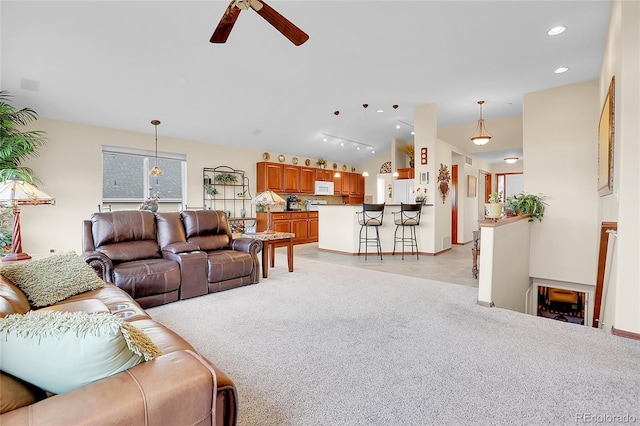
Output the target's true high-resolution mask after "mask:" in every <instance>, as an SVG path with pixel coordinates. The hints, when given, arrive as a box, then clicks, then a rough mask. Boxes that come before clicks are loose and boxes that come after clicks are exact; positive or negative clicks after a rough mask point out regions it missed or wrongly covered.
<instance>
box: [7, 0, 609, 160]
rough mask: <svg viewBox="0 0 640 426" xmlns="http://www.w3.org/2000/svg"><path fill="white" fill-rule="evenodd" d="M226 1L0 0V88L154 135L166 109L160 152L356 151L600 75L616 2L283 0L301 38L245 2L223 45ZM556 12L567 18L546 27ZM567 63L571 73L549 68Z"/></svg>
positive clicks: (333, 156)
mask: <svg viewBox="0 0 640 426" xmlns="http://www.w3.org/2000/svg"><path fill="white" fill-rule="evenodd" d="M227 4H228V2H226V1H104V2H100V1H68V2H60V1H42V2H36V1H10V0H3V1H2V2H0V8H1V9H0V14H1V19H2V22H1V36H2V40H1V42H2V45H1V49H2V51H1V54H2V58H1V59H2V62H1V72H2V74H1V85H2V90H7V91H9V92H11V93H12V94H13V95H14V100H15V102H14V103H15V104H16V105H17V106H29V107H31V108H33V109H35V110H36V111H37V112H38V113H39V114H40V116H43V117H50V118H56V119H61V120H68V121H74V122H81V123H88V124H93V125H99V126H107V127H114V128H120V129H126V130H132V131H138V132H144V133H149V134H153V126H152V125H151V124H150V121H151V120H152V119H159V120H161V121H162V124H161V125H160V126H159V128H158V133H159V142H160V146H161V150H163V151H172V148H171V147H167V146H162V137H163V136H172V137H177V138H186V139H193V140H199V141H205V142H211V143H220V144H225V145H233V146H238V147H248V148H253V149H258V150H264V151H269V152H271V153H272V154H278V153H289V154H292V155H299V156H302V157H310V158H318V157H324V158H327V159H329V160H330V161H340V162H344V163H349V164H355V165H359V164H363V163H365V162H367V161H368V160H369V159H371V153H370V150H369V149H368V148H367V147H365V146H364V145H362V149H361V150H360V151H357V150H356V149H355V146H356V145H354V144H352V143H350V142H348V141H349V140H352V141H358V142H361V143H363V144H367V145H372V146H374V147H375V150H376V155H377V154H379V153H382V152H384V151H387V150H388V149H389V148H390V141H391V139H392V138H393V137H397V138H400V139H403V140H410V139H411V134H410V132H411V130H412V128H411V126H407V125H406V124H402V123H400V124H401V128H400V129H396V124H398V122H399V121H403V122H404V123H409V124H412V123H413V109H414V107H415V106H417V105H421V104H427V103H437V104H438V125H439V126H452V125H456V124H462V123H473V122H475V120H477V118H478V105H477V104H476V102H477V101H478V100H480V99H484V100H486V104H485V106H484V117H485V119H486V121H487V126H490V123H491V120H492V119H496V118H500V117H509V116H514V115H520V114H521V113H522V96H523V94H524V93H528V92H532V91H536V90H541V89H545V88H551V87H556V86H562V85H566V84H571V83H576V82H581V81H586V80H591V79H595V78H597V77H598V75H599V70H600V66H601V61H602V55H603V51H604V45H605V39H606V33H607V26H608V22H609V14H610V8H611V3H610V1H598V0H589V1H578V0H572V1H555V0H554V1H514V0H512V1H478V0H476V1H406V2H405V1H327V0H325V1H283V0H273V1H270V2H269V5H270V6H272V7H273V8H274V9H276V10H277V11H278V12H280V13H281V14H282V15H284V16H285V17H287V18H288V19H290V20H291V21H292V22H293V23H294V24H296V25H297V26H299V27H300V28H302V29H303V30H304V31H305V32H307V33H308V34H309V36H310V39H309V41H308V42H306V43H305V44H303V45H302V46H300V47H296V46H294V45H293V44H292V43H290V42H289V41H288V40H287V39H286V38H284V37H283V36H282V35H281V34H280V33H279V32H277V31H276V30H275V29H274V28H273V27H271V26H270V25H269V24H268V23H267V22H266V21H264V20H263V19H262V18H261V17H260V16H259V15H257V14H256V13H255V12H253V11H251V10H249V11H243V12H242V13H241V14H240V17H239V19H238V22H237V23H236V25H235V27H234V28H233V31H232V32H231V35H230V37H229V40H228V42H227V43H226V44H211V43H209V38H210V37H211V34H212V33H213V30H214V28H215V27H216V25H217V23H218V21H219V20H220V18H221V16H222V14H223V12H224V10H225V9H226V7H227ZM556 25H564V26H566V27H567V31H566V32H565V33H563V34H562V35H560V36H556V37H550V36H548V35H547V34H546V31H547V30H548V29H550V28H551V27H554V26H556ZM560 66H566V67H569V71H568V72H566V73H564V74H554V72H553V71H554V70H555V69H556V68H558V67H560ZM364 103H367V104H369V107H368V108H367V109H365V108H363V107H362V104H364ZM393 104H397V105H399V107H398V108H397V109H396V110H394V109H393V108H392V107H391V106H392V105H393ZM377 109H383V110H384V113H376V110H377ZM335 110H339V111H341V113H340V115H338V116H336V115H334V113H333V112H334V111H335ZM322 133H328V134H331V135H337V136H340V137H342V138H343V139H346V140H347V142H346V143H345V146H344V147H340V146H338V145H339V144H338V142H337V141H335V140H333V139H330V140H329V141H328V142H323V141H322ZM469 136H471V135H469ZM494 136H495V135H494ZM464 144H465V147H464V148H465V149H466V150H467V152H470V153H473V152H474V146H473V145H472V144H471V142H470V141H464ZM514 144H515V145H514V146H513V147H510V148H513V149H521V146H518V145H519V144H521V141H514ZM485 151H486V149H485ZM484 155H488V154H487V153H484Z"/></svg>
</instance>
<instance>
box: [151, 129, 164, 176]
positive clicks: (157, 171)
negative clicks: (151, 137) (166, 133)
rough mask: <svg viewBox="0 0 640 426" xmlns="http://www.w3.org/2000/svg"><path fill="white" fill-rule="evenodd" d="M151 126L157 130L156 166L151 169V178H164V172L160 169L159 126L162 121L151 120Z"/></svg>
mask: <svg viewBox="0 0 640 426" xmlns="http://www.w3.org/2000/svg"><path fill="white" fill-rule="evenodd" d="M151 124H153V125H154V126H155V128H156V165H155V167H154V168H153V169H151V176H162V170H160V168H159V167H158V124H160V120H151Z"/></svg>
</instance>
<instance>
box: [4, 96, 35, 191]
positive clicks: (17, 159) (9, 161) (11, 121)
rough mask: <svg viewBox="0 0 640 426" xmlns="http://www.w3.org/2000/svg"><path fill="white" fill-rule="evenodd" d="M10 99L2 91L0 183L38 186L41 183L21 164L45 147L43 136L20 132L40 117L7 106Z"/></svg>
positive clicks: (28, 111) (32, 111) (26, 109)
mask: <svg viewBox="0 0 640 426" xmlns="http://www.w3.org/2000/svg"><path fill="white" fill-rule="evenodd" d="M10 99H11V95H10V94H9V93H8V92H6V91H0V181H5V180H8V179H20V180H24V181H25V182H28V183H31V184H37V183H39V182H40V179H38V177H37V176H36V175H35V173H34V172H33V170H31V169H30V168H29V167H25V166H22V165H21V163H22V161H24V160H25V159H27V158H29V157H32V156H37V155H38V150H39V149H40V148H41V147H42V146H44V144H45V143H46V142H45V138H44V132H41V131H37V130H32V131H26V132H23V131H21V130H20V127H22V126H26V125H28V124H29V123H31V122H33V121H35V120H37V119H38V114H37V113H36V112H35V111H34V110H32V109H31V108H22V109H20V110H18V109H16V108H15V107H14V106H12V105H10V104H9V103H8V102H9V100H10Z"/></svg>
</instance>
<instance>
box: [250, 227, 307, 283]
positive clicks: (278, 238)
mask: <svg viewBox="0 0 640 426" xmlns="http://www.w3.org/2000/svg"><path fill="white" fill-rule="evenodd" d="M242 236H243V237H245V238H255V239H256V240H260V241H262V244H263V247H262V277H263V278H269V256H271V267H272V268H273V267H274V266H275V257H276V256H275V254H276V252H275V248H276V247H283V246H286V247H287V265H288V266H289V272H293V238H294V237H295V236H296V234H294V233H292V232H274V233H272V234H265V233H264V232H258V233H256V234H242Z"/></svg>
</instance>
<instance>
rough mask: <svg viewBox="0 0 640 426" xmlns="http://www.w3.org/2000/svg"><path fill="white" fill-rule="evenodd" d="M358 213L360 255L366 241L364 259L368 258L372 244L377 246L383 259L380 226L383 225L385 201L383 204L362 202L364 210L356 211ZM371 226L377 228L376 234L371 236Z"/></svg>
mask: <svg viewBox="0 0 640 426" xmlns="http://www.w3.org/2000/svg"><path fill="white" fill-rule="evenodd" d="M356 214H357V215H358V223H359V224H360V234H359V238H360V241H359V244H358V256H359V255H360V248H361V247H362V243H364V248H365V251H364V260H367V253H368V252H369V250H367V248H368V247H370V246H375V248H376V251H377V253H378V255H379V256H380V260H382V246H381V245H380V233H379V232H378V228H379V227H381V226H382V219H383V217H384V203H382V204H366V203H363V204H362V211H361V212H356ZM369 228H374V229H375V230H376V236H375V238H374V237H371V238H369ZM363 230H364V238H362V231H363Z"/></svg>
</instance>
